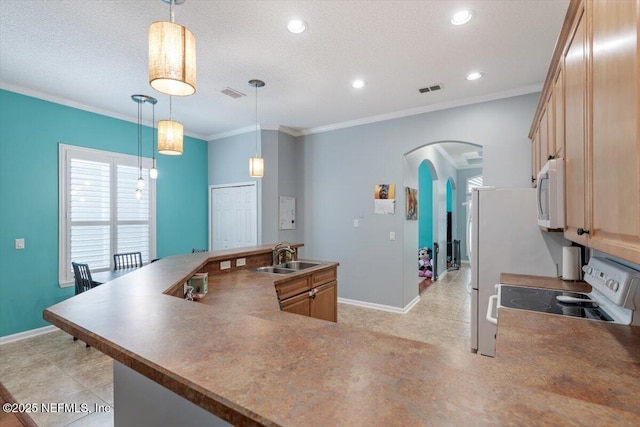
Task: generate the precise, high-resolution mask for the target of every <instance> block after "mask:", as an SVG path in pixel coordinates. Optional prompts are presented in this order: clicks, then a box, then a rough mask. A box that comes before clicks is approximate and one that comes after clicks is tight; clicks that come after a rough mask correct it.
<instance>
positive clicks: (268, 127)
mask: <svg viewBox="0 0 640 427" xmlns="http://www.w3.org/2000/svg"><path fill="white" fill-rule="evenodd" d="M258 128H259V129H260V130H276V131H278V132H282V133H286V134H288V135H291V136H294V137H296V136H302V133H301V132H300V131H298V130H295V129H291V128H289V127H286V126H282V125H272V124H264V125H258ZM255 130H256V127H255V126H254V125H252V126H245V127H241V128H238V129H234V130H230V131H226V132H220V133H214V134H211V135H209V136H208V137H207V138H206V139H207V141H215V140H217V139H223V138H229V137H230V136H235V135H242V134H243V133H250V132H255Z"/></svg>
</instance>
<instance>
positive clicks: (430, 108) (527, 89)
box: [300, 84, 542, 135]
mask: <svg viewBox="0 0 640 427" xmlns="http://www.w3.org/2000/svg"><path fill="white" fill-rule="evenodd" d="M541 90H542V84H535V85H530V86H524V87H521V88H517V89H511V90H507V91H503V92H497V93H493V94H490V95H483V96H477V97H474V98H467V99H462V100H458V101H451V102H444V103H441V104H434V105H426V106H424V107H417V108H411V109H408V110H401V111H395V112H392V113H385V114H380V115H377V116H371V117H365V118H362V119H357V120H349V121H346V122H342V123H335V124H331V125H326V126H319V127H315V128H309V129H303V130H302V131H300V132H301V134H302V135H311V134H314V133H322V132H328V131H332V130H338V129H344V128H349V127H353V126H361V125H366V124H371V123H376V122H382V121H386V120H392V119H399V118H403V117H409V116H416V115H418V114H424V113H431V112H434V111H438V110H447V109H449V108H454V107H463V106H465V105H472V104H479V103H481V102H488V101H495V100H498V99H503V98H511V97H514V96H519V95H527V94H529V93H535V92H540V91H541Z"/></svg>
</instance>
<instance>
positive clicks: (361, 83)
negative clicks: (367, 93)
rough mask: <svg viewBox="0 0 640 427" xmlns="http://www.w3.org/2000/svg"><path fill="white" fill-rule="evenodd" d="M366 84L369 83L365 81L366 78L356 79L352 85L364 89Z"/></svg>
mask: <svg viewBox="0 0 640 427" xmlns="http://www.w3.org/2000/svg"><path fill="white" fill-rule="evenodd" d="M366 85H367V82H365V81H364V80H354V81H353V83H351V86H353V87H354V88H356V89H362V88H363V87H365V86H366Z"/></svg>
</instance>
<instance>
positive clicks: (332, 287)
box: [311, 282, 338, 322]
mask: <svg viewBox="0 0 640 427" xmlns="http://www.w3.org/2000/svg"><path fill="white" fill-rule="evenodd" d="M315 291H316V292H315V297H312V298H311V317H315V318H316V319H322V320H329V321H331V322H337V321H338V282H330V283H327V284H326V285H322V286H319V287H317V288H315Z"/></svg>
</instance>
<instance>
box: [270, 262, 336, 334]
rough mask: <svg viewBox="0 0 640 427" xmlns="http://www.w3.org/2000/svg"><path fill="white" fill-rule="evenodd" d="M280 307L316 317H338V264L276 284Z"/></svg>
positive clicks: (330, 318)
mask: <svg viewBox="0 0 640 427" xmlns="http://www.w3.org/2000/svg"><path fill="white" fill-rule="evenodd" d="M276 292H277V294H278V299H279V301H280V309H281V310H282V311H286V312H289V313H295V314H301V315H303V316H309V317H314V318H316V319H322V320H328V321H331V322H337V321H338V282H337V268H336V267H331V268H326V269H322V270H319V271H316V272H315V273H312V274H309V275H305V276H298V277H296V278H294V279H292V280H288V281H284V282H280V283H278V284H276Z"/></svg>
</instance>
